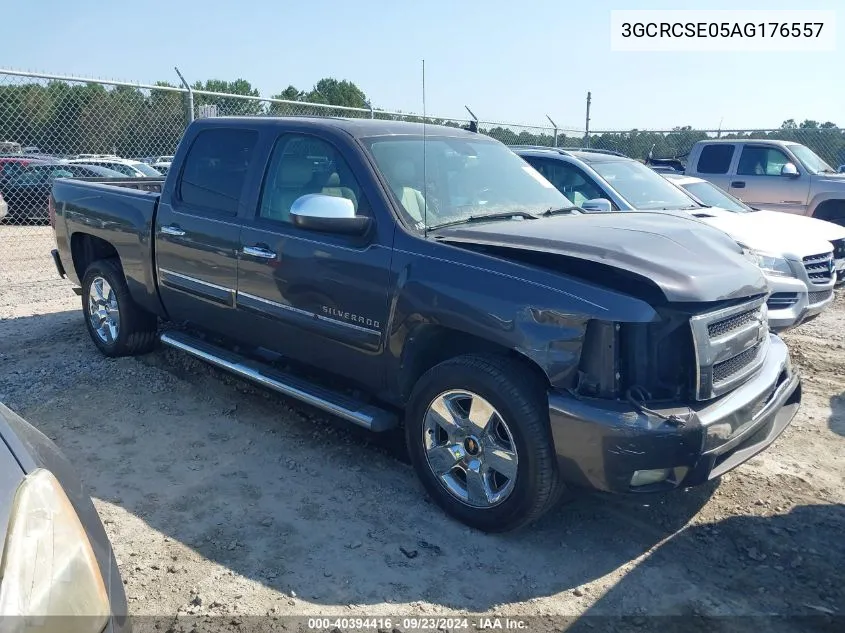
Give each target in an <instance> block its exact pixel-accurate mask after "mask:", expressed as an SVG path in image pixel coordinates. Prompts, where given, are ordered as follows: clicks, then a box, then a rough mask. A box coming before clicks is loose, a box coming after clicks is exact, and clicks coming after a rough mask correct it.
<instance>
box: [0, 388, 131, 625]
mask: <svg viewBox="0 0 845 633" xmlns="http://www.w3.org/2000/svg"><path fill="white" fill-rule="evenodd" d="M0 440H2V441H0V473H2V476H0V508H2V515H3V517H4V521H3V522H0V537H2V539H0V543H2V544H3V545H2V547H3V552H2V559H3V576H2V580H0V617H2V618H3V619H4V621H6V622H8V623H11V622H15V621H17V622H18V624H17V625H16V626H14V627H12V629H13V630H16V631H17V630H20V631H35V630H44V631H47V630H55V631H61V630H73V631H83V630H87V631H92V632H100V631H102V632H105V633H128V632H129V631H130V630H131V623H130V620H129V618H128V617H127V607H126V594H125V592H124V588H123V582H122V581H121V578H120V571H119V570H118V567H117V563H116V560H115V556H114V552H113V551H112V547H111V543H109V539H108V536H107V535H106V532H105V530H104V529H103V524H102V523H101V522H100V517H99V516H98V514H97V510H96V509H95V508H94V504H93V503H92V502H91V497H89V496H88V494H87V493H86V492H85V488H84V487H83V485H82V482H81V481H80V480H79V477H78V476H77V474H76V472H75V470H74V468H73V466H72V465H71V463H70V462H69V461H68V459H67V458H66V457H65V456H64V455H63V454H62V453H61V451H60V450H59V449H58V447H56V445H55V444H54V443H53V442H51V441H50V440H49V439H48V438H47V437H46V436H44V434H42V433H41V432H40V431H38V430H37V429H36V428H35V427H33V426H32V425H30V424H29V423H28V422H26V421H25V420H24V419H23V418H21V417H20V416H19V415H17V414H16V413H14V412H13V411H11V410H10V409H8V408H7V407H6V406H4V405H3V404H2V403H0ZM24 618H26V619H25V620H24ZM69 618H73V626H70V625H67V623H68V622H69ZM48 623H49V624H48ZM63 623H64V624H66V626H62V625H63ZM25 624H28V625H29V626H26V625H25Z"/></svg>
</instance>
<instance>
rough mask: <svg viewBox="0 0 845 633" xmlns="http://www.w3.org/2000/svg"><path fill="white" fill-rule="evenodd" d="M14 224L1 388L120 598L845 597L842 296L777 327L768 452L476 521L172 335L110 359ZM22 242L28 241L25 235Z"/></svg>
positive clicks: (242, 607) (394, 606)
mask: <svg viewBox="0 0 845 633" xmlns="http://www.w3.org/2000/svg"><path fill="white" fill-rule="evenodd" d="M14 230H15V229H14V228H13V227H0V239H2V243H3V248H2V249H1V250H2V251H3V254H2V255H0V284H2V285H0V368H2V371H0V401H3V402H5V403H6V404H7V405H8V406H10V407H11V408H12V409H14V410H16V411H18V412H19V413H20V414H21V415H23V416H24V417H25V418H26V419H27V420H29V421H30V422H31V423H33V424H34V425H35V426H37V427H39V428H40V429H41V430H42V431H43V432H44V433H46V434H47V435H48V436H50V437H51V438H53V439H54V440H55V441H56V443H57V444H58V445H59V446H60V447H61V448H62V449H63V451H64V452H65V453H66V454H67V455H68V456H69V457H70V458H71V460H72V461H73V462H74V463H75V464H76V466H77V468H78V469H79V471H80V473H81V475H82V477H83V479H84V480H85V482H86V483H87V484H88V486H89V487H90V491H91V493H92V496H93V497H94V498H95V504H96V506H97V509H98V510H99V512H100V515H101V517H102V519H103V521H104V523H105V527H106V530H107V532H108V534H109V536H110V537H111V539H112V543H113V546H114V549H115V552H116V555H117V557H118V559H119V560H118V563H119V565H120V569H121V572H122V575H123V578H124V581H125V583H126V588H127V594H128V598H129V605H130V609H131V612H132V614H133V615H139V616H140V615H156V616H175V615H176V614H177V613H179V614H182V615H186V614H194V615H200V616H207V615H220V616H225V617H223V618H219V619H218V620H216V621H217V622H221V623H223V624H225V626H226V627H229V628H232V629H236V628H237V627H238V625H239V624H241V623H242V622H243V621H242V620H241V619H240V618H247V616H250V615H258V616H265V615H267V614H270V615H271V616H274V615H275V616H285V615H291V614H292V615H340V616H347V617H354V616H359V617H360V616H378V615H383V616H388V615H391V616H394V617H397V616H401V615H432V614H441V613H458V612H472V613H495V614H498V615H509V616H514V617H518V616H519V617H521V616H526V617H527V616H570V617H576V616H577V617H580V620H578V621H577V624H576V626H575V627H573V630H574V629H575V628H579V627H580V626H581V625H584V626H586V627H587V628H585V629H584V630H589V629H590V628H593V627H595V628H596V629H597V630H601V629H604V628H605V627H604V626H603V624H602V623H601V622H602V621H601V620H600V619H599V618H589V617H584V616H593V615H594V616H600V615H612V616H616V615H628V616H632V619H630V620H626V622H625V624H626V626H627V625H628V624H630V626H631V627H633V629H634V630H643V627H644V626H646V625H647V624H648V623H649V622H654V619H652V618H647V617H645V616H655V615H684V616H689V615H704V616H762V615H766V614H781V615H799V614H806V615H813V616H818V617H821V618H822V619H819V620H813V621H810V620H807V621H805V622H804V623H803V625H802V626H801V627H800V628H801V630H810V629H812V628H813V627H825V626H832V624H831V621H829V620H828V621H826V617H827V615H830V614H838V615H839V616H840V618H841V617H842V615H843V613H845V588H843V584H842V570H843V569H845V538H843V534H845V529H843V526H845V460H843V456H845V355H843V348H845V297H843V296H839V297H838V298H837V302H836V305H835V306H834V307H833V308H832V309H830V310H829V311H828V312H826V313H825V314H824V315H822V316H821V317H820V318H818V319H816V320H815V321H813V322H811V323H809V324H805V325H804V326H802V327H800V328H799V329H797V330H796V331H794V332H793V333H790V334H789V335H787V336H786V337H785V338H786V340H787V341H788V343H789V346H790V348H791V350H792V355H793V360H794V361H795V363H796V365H798V366H799V368H800V369H801V371H802V373H803V375H804V402H803V405H802V408H801V410H800V412H799V414H798V416H797V417H796V419H795V421H794V422H793V424H792V426H791V427H790V429H788V430H787V432H786V433H785V434H784V435H783V436H782V437H781V438H780V439H779V440H778V442H777V443H776V444H775V445H774V446H773V447H771V448H770V449H769V450H768V451H766V452H765V453H763V454H762V455H760V456H758V457H756V458H755V459H753V460H752V461H751V462H749V463H748V464H745V465H744V466H742V467H740V468H739V469H737V470H735V471H733V472H732V473H730V474H728V475H727V476H725V477H724V478H723V479H722V481H721V482H720V483H718V484H713V485H709V486H706V487H702V488H697V489H691V490H686V491H677V492H675V493H673V494H670V495H666V496H659V497H654V498H649V499H642V498H636V499H631V498H627V497H609V496H604V495H580V496H579V497H578V498H577V499H576V500H575V501H574V502H573V503H570V504H566V505H562V506H561V507H559V508H558V509H556V510H555V511H552V512H551V513H549V514H548V515H547V516H546V517H544V519H543V520H542V521H541V522H540V523H539V524H537V525H535V526H533V527H531V528H529V529H527V530H523V531H521V532H517V533H512V534H507V535H497V536H488V535H484V534H480V533H476V532H474V531H472V530H470V529H468V528H465V527H463V526H461V525H459V524H457V523H455V522H453V521H451V520H449V519H447V518H446V517H445V516H444V515H443V514H442V513H441V512H440V511H439V510H438V509H437V508H436V507H435V506H434V505H432V504H431V503H429V502H428V501H427V500H425V499H424V498H423V495H422V492H421V487H420V486H419V485H418V484H417V482H416V480H415V477H414V474H413V472H412V470H411V468H410V466H408V465H407V460H406V459H405V456H404V455H403V451H402V448H401V441H400V440H399V438H398V437H396V436H395V435H391V436H388V437H378V438H375V437H373V436H369V435H367V434H366V433H364V432H358V431H357V429H351V428H349V427H347V426H345V425H344V424H343V423H342V422H339V421H334V420H331V419H329V418H327V417H326V416H324V415H322V414H320V413H316V412H314V411H312V410H309V409H306V408H305V407H302V406H299V405H297V404H295V403H292V402H290V401H286V400H284V399H283V398H281V397H278V396H276V395H275V394H272V393H269V392H266V391H263V390H261V389H259V388H256V387H253V386H252V385H249V384H247V383H244V382H242V381H240V380H238V379H235V378H232V377H230V376H228V375H225V374H223V373H221V372H219V371H217V370H214V369H212V368H210V367H207V366H205V365H203V364H201V363H199V362H197V361H194V360H192V359H190V358H188V357H187V356H185V355H183V354H180V353H179V352H176V351H172V350H166V349H159V350H158V351H156V352H154V353H152V354H149V355H147V356H144V357H141V358H131V359H120V360H108V359H105V358H103V357H102V356H101V355H100V354H99V353H98V352H97V351H96V349H95V348H94V346H93V344H91V343H90V341H89V339H88V336H87V333H86V332H85V329H84V325H83V322H82V317H81V312H80V310H79V299H78V297H76V295H74V294H73V292H72V291H71V289H70V285H69V284H68V283H67V282H66V281H62V280H58V279H52V278H50V279H48V276H46V275H44V274H43V271H45V270H48V271H49V270H50V267H51V265H52V264H51V263H50V262H49V259H48V258H45V256H44V255H43V254H41V253H48V252H49V248H50V244H51V241H52V238H51V237H50V233H49V230H48V229H46V228H43V229H32V228H29V227H27V228H26V230H27V233H28V234H29V235H32V234H33V232H38V233H39V235H40V238H39V239H40V240H41V243H40V244H39V246H38V248H35V247H34V245H35V239H34V238H29V239H27V240H26V242H24V241H21V240H17V241H16V240H15V239H13V236H14V234H13V231H14ZM24 244H25V247H26V249H27V253H31V254H34V255H31V254H20V253H18V254H16V253H15V249H16V248H22V246H21V245H24ZM42 247H43V250H41V248H42ZM39 251H40V252H39ZM28 257H29V258H30V259H29V260H27V258H28ZM32 257H34V259H32ZM45 259H47V261H46V264H45V261H44V260H45ZM22 262H26V263H25V265H26V271H27V272H21V270H20V268H21V266H22ZM12 265H14V266H16V267H17V268H16V269H14V270H13V269H12ZM45 280H46V281H45ZM826 614H827V615H826ZM266 622H268V623H269V622H272V620H269V619H268V620H266ZM282 622H283V620H282ZM560 622H561V621H560V620H555V619H554V617H552V618H551V619H549V618H546V619H542V620H538V621H536V623H537V624H538V625H539V624H543V623H545V625H546V626H544V627H541V628H554V626H557V628H558V629H559V628H560V626H561V624H560ZM661 622H662V623H661V625H660V627H659V628H661V629H663V630H667V629H672V628H673V627H672V626H670V623H671V622H673V621H672V620H664V621H661ZM838 622H839V624H840V625H841V623H842V620H841V619H840V620H838ZM719 623H721V624H719ZM722 625H724V626H725V627H726V628H721V627H722ZM740 625H742V626H743V627H747V629H748V630H759V629H760V626H759V622H758V623H755V622H754V621H753V620H750V619H748V620H746V619H737V618H734V619H725V620H717V621H715V624H713V623H711V624H710V625H708V628H707V630H710V631H713V630H737V629H738V628H740ZM180 626H181V625H177V629H176V630H178V629H179V628H180ZM394 626H395V624H394ZM615 626H617V630H624V629H623V628H622V623H619V622H616V623H615ZM795 626H796V625H795V623H794V622H792V623H789V622H785V621H767V623H766V630H798V629H797V628H795ZM779 627H781V628H779ZM181 628H184V627H183V626H181ZM400 628H401V627H400ZM162 630H164V629H162ZM184 630H189V628H184ZM678 630H687V631H689V630H698V629H696V628H690V623H689V621H685V622H684V623H683V626H681V625H680V624H679V625H678ZM818 630H822V629H821V628H819V629H818ZM831 630H832V629H831ZM840 630H841V629H840Z"/></svg>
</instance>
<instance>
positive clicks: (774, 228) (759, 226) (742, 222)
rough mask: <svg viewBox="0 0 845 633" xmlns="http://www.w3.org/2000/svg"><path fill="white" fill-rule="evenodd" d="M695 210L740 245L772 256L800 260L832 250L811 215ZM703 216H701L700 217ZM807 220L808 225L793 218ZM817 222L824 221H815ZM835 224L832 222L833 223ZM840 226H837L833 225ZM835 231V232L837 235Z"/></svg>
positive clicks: (712, 208)
mask: <svg viewBox="0 0 845 633" xmlns="http://www.w3.org/2000/svg"><path fill="white" fill-rule="evenodd" d="M700 214H701V215H699V213H698V212H697V213H696V217H698V218H699V219H700V220H702V221H703V222H706V223H707V224H709V225H710V226H714V227H716V228H717V229H720V230H722V231H724V232H725V233H727V234H728V235H730V236H731V237H732V238H733V239H735V240H736V241H737V242H739V243H740V244H743V245H745V246H748V247H749V248H753V249H754V250H760V251H766V252H768V253H772V254H775V255H780V256H785V257H789V258H790V259H801V258H802V257H806V256H807V255H818V254H820V253H825V252H827V251H831V250H833V247H832V246H831V244H830V242H829V240H831V239H837V238H835V237H825V236H824V233H825V231H818V230H817V229H816V228H814V227H813V226H812V218H805V217H802V216H791V218H790V217H789V214H786V213H779V212H777V211H757V212H755V213H734V212H733V211H727V210H725V209H719V208H716V207H708V208H707V209H702V210H701V212H700ZM702 216H703V217H702ZM802 219H803V220H811V222H810V225H811V226H809V227H808V225H807V224H806V223H802V222H795V221H794V220H802ZM816 222H819V223H820V224H827V223H826V222H821V221H820V220H816ZM834 226H836V225H834ZM837 228H840V227H837ZM838 233H839V232H837V234H838Z"/></svg>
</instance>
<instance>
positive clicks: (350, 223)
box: [290, 193, 371, 235]
mask: <svg viewBox="0 0 845 633" xmlns="http://www.w3.org/2000/svg"><path fill="white" fill-rule="evenodd" d="M290 217H291V220H292V221H293V223H294V225H296V226H298V227H300V228H303V229H308V230H310V231H324V232H326V233H344V234H346V235H362V234H364V233H366V232H367V230H368V229H369V228H370V223H371V219H370V218H368V217H366V216H363V215H355V205H353V204H352V201H351V200H348V199H346V198H341V197H339V196H329V195H326V194H323V193H309V194H306V195H304V196H300V197H299V198H297V199H296V200H294V202H293V204H292V205H291V207H290Z"/></svg>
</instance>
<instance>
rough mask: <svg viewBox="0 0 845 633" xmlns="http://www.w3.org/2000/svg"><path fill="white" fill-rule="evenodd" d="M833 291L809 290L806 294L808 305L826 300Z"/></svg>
mask: <svg viewBox="0 0 845 633" xmlns="http://www.w3.org/2000/svg"><path fill="white" fill-rule="evenodd" d="M832 293H833V290H818V291H816V292H811V293H809V294H808V295H807V298H808V299H809V303H810V305H811V306H812V305H816V304H817V303H821V302H822V301H827V300H828V299H829V298H830V295H831V294H832Z"/></svg>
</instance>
